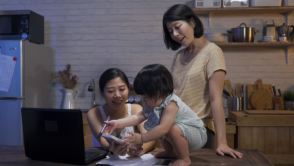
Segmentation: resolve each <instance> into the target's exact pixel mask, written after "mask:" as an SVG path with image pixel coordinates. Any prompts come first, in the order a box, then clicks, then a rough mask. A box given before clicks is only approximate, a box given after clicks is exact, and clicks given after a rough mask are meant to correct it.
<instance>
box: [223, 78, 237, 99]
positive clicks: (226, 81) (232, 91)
mask: <svg viewBox="0 0 294 166" xmlns="http://www.w3.org/2000/svg"><path fill="white" fill-rule="evenodd" d="M225 83H227V84H229V86H230V89H231V91H230V92H231V93H232V95H233V97H236V95H235V93H234V90H233V88H232V84H231V81H230V80H225Z"/></svg>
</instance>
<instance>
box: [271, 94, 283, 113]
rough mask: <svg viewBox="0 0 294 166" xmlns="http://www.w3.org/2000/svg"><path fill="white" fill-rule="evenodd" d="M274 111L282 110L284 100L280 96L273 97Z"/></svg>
mask: <svg viewBox="0 0 294 166" xmlns="http://www.w3.org/2000/svg"><path fill="white" fill-rule="evenodd" d="M273 103H274V109H275V110H284V109H285V107H284V99H283V97H281V96H275V97H273Z"/></svg>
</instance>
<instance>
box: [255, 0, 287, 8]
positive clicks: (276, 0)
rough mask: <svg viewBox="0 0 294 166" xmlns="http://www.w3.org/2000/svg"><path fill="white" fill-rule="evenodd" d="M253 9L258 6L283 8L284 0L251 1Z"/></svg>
mask: <svg viewBox="0 0 294 166" xmlns="http://www.w3.org/2000/svg"><path fill="white" fill-rule="evenodd" d="M250 2H251V5H250V6H251V7H256V6H282V0H250Z"/></svg>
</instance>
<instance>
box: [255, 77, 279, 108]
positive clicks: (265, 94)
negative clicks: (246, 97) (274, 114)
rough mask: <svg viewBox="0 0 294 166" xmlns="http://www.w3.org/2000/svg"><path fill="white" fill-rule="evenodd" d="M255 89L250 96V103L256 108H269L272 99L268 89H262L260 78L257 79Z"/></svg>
mask: <svg viewBox="0 0 294 166" xmlns="http://www.w3.org/2000/svg"><path fill="white" fill-rule="evenodd" d="M256 82H257V90H255V91H254V93H253V94H252V96H251V100H250V101H251V104H252V106H253V108H255V109H256V110H269V109H271V107H272V103H273V99H272V95H271V93H270V91H269V90H268V89H263V87H262V80H261V79H258V80H257V81H256Z"/></svg>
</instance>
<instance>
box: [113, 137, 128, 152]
mask: <svg viewBox="0 0 294 166" xmlns="http://www.w3.org/2000/svg"><path fill="white" fill-rule="evenodd" d="M127 150H128V144H127V141H124V142H122V143H121V144H120V145H118V144H116V143H115V142H114V141H113V140H111V142H110V147H109V151H111V152H112V153H113V155H116V156H124V155H126V154H127Z"/></svg>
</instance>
